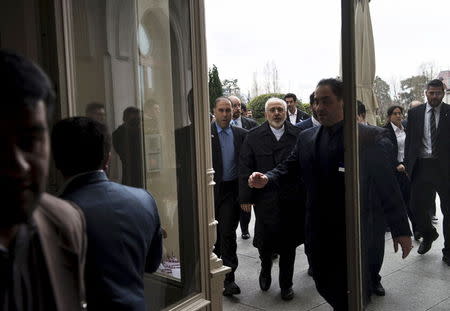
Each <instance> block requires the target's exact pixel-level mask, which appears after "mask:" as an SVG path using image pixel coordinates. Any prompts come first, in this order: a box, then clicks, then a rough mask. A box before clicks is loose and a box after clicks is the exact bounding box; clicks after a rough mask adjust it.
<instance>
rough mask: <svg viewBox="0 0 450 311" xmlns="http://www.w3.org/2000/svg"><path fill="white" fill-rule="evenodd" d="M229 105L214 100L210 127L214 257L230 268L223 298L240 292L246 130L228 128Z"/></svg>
mask: <svg viewBox="0 0 450 311" xmlns="http://www.w3.org/2000/svg"><path fill="white" fill-rule="evenodd" d="M231 111H232V104H231V101H230V100H229V99H228V98H226V97H219V98H217V99H216V102H215V107H214V115H215V121H214V122H213V123H211V147H212V159H213V168H214V172H215V173H214V182H215V185H214V209H215V214H216V219H217V220H218V222H219V223H218V225H217V241H216V245H215V247H214V253H215V254H216V255H217V256H218V257H220V258H222V260H223V263H224V265H226V266H229V267H230V268H231V270H232V271H231V272H230V273H228V274H227V275H226V277H225V282H224V291H223V294H224V296H231V295H237V294H240V293H241V289H240V288H239V286H238V285H237V284H236V283H235V278H234V273H235V271H236V269H237V266H238V258H237V254H236V248H237V244H236V229H237V225H238V223H239V216H240V210H241V209H240V207H239V198H238V195H239V184H238V168H239V154H240V151H241V145H242V142H243V141H244V138H245V135H246V134H247V130H244V129H241V128H239V127H236V126H231V125H230V122H231Z"/></svg>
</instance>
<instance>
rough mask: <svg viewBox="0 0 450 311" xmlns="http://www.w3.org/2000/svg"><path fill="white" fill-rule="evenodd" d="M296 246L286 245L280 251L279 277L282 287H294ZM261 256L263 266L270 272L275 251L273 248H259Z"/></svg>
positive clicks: (266, 271)
mask: <svg viewBox="0 0 450 311" xmlns="http://www.w3.org/2000/svg"><path fill="white" fill-rule="evenodd" d="M295 248H296V247H285V248H282V249H281V250H280V251H279V255H280V257H279V258H280V259H279V267H280V271H279V274H278V279H279V283H280V288H281V289H288V288H290V287H292V277H293V275H294V262H295ZM258 251H259V258H260V259H261V268H262V271H264V272H265V273H270V271H271V269H272V255H273V253H274V252H275V251H274V249H272V248H266V249H258Z"/></svg>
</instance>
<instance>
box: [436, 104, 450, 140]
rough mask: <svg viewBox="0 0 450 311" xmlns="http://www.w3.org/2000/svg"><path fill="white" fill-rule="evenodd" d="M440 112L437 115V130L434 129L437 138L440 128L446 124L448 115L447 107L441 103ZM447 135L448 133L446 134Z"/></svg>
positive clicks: (439, 134)
mask: <svg viewBox="0 0 450 311" xmlns="http://www.w3.org/2000/svg"><path fill="white" fill-rule="evenodd" d="M441 105H442V106H441V112H440V114H439V124H438V128H437V129H436V131H437V135H438V137H439V136H441V132H443V131H441V128H445V124H447V123H448V121H447V120H448V113H449V107H450V106H449V105H447V104H445V103H442V104H441ZM443 133H445V131H444V132H443ZM446 134H447V135H448V133H446Z"/></svg>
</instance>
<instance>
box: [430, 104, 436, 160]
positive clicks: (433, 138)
mask: <svg viewBox="0 0 450 311" xmlns="http://www.w3.org/2000/svg"><path fill="white" fill-rule="evenodd" d="M434 112H435V110H434V108H431V110H430V113H431V114H430V137H431V150H432V155H433V156H437V154H436V153H437V148H436V145H437V141H436V140H437V133H436V116H435V114H434Z"/></svg>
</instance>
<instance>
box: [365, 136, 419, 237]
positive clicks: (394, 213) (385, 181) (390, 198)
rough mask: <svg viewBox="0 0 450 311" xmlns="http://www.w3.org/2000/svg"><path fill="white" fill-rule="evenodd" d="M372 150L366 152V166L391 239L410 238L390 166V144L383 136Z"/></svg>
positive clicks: (401, 200) (403, 208)
mask: <svg viewBox="0 0 450 311" xmlns="http://www.w3.org/2000/svg"><path fill="white" fill-rule="evenodd" d="M372 148H373V150H369V152H368V154H370V155H372V156H371V158H370V160H371V161H370V163H369V165H368V166H369V169H370V170H371V177H372V178H373V182H374V186H375V188H376V193H377V194H378V195H379V198H380V202H381V206H382V207H383V212H384V215H385V218H386V221H387V223H388V225H389V227H390V229H391V233H392V237H394V238H395V237H398V236H411V230H410V228H409V222H408V217H407V214H406V206H405V203H404V201H403V198H402V194H401V191H400V186H399V185H398V182H397V180H396V178H395V175H394V172H393V170H392V167H391V165H390V163H391V160H390V156H389V150H390V149H391V148H392V145H391V142H390V140H389V139H387V138H386V137H384V136H383V137H381V138H380V139H378V141H377V142H376V143H375V144H373V147H372Z"/></svg>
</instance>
